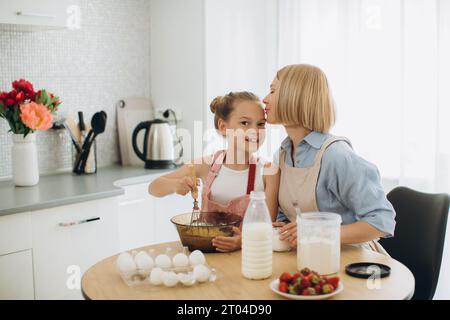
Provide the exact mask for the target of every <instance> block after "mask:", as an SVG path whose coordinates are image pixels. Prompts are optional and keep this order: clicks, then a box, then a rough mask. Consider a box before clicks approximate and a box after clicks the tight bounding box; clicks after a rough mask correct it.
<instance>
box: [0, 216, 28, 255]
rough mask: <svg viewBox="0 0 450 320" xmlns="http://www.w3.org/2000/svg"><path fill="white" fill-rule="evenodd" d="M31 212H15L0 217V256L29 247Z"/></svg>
mask: <svg viewBox="0 0 450 320" xmlns="http://www.w3.org/2000/svg"><path fill="white" fill-rule="evenodd" d="M31 245H32V244H31V214H30V213H29V212H23V213H15V214H10V215H6V216H3V217H0V256H1V255H5V254H8V253H13V252H18V251H23V250H26V249H31Z"/></svg>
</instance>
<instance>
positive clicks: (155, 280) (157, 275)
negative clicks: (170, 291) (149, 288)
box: [150, 268, 164, 286]
mask: <svg viewBox="0 0 450 320" xmlns="http://www.w3.org/2000/svg"><path fill="white" fill-rule="evenodd" d="M163 275H164V271H163V270H162V269H161V268H153V269H152V272H151V273H150V283H151V284H153V285H155V286H158V285H160V284H161V283H163Z"/></svg>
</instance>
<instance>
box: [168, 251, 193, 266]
mask: <svg viewBox="0 0 450 320" xmlns="http://www.w3.org/2000/svg"><path fill="white" fill-rule="evenodd" d="M172 263H173V266H174V267H187V266H188V265H189V258H188V257H187V255H185V254H184V253H177V254H176V255H175V256H174V257H173V259H172Z"/></svg>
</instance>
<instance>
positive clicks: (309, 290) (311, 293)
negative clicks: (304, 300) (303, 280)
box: [302, 287, 316, 296]
mask: <svg viewBox="0 0 450 320" xmlns="http://www.w3.org/2000/svg"><path fill="white" fill-rule="evenodd" d="M302 295H303V296H315V295H316V290H315V289H314V288H312V287H309V288H306V289H304V290H303V291H302Z"/></svg>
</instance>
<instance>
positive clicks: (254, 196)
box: [250, 191, 266, 200]
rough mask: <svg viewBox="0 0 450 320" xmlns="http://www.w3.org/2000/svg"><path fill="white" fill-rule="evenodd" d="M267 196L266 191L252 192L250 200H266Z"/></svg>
mask: <svg viewBox="0 0 450 320" xmlns="http://www.w3.org/2000/svg"><path fill="white" fill-rule="evenodd" d="M265 199H266V194H265V193H264V191H252V192H250V200H265Z"/></svg>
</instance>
